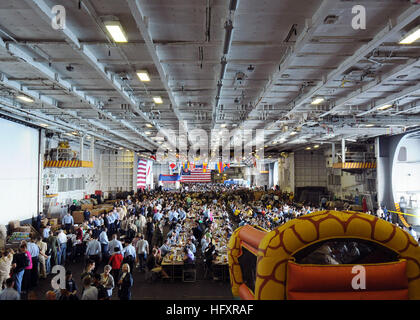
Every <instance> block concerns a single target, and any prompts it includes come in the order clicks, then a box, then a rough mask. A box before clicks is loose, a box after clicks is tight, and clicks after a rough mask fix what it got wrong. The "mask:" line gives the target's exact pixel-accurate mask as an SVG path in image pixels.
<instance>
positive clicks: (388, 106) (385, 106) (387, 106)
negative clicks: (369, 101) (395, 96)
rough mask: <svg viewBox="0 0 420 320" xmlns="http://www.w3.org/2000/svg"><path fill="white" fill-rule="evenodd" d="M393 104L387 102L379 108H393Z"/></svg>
mask: <svg viewBox="0 0 420 320" xmlns="http://www.w3.org/2000/svg"><path fill="white" fill-rule="evenodd" d="M392 106H393V105H392V104H386V105H384V106H382V107H380V108H378V110H386V109H389V108H391V107H392Z"/></svg>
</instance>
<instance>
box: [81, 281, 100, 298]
mask: <svg viewBox="0 0 420 320" xmlns="http://www.w3.org/2000/svg"><path fill="white" fill-rule="evenodd" d="M91 284H92V279H91V277H90V276H86V277H85V278H84V279H83V287H84V291H83V295H82V300H98V289H97V288H96V287H94V286H92V285H91Z"/></svg>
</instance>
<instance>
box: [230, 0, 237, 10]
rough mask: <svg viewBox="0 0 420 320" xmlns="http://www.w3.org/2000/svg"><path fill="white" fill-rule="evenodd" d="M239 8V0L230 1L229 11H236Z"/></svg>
mask: <svg viewBox="0 0 420 320" xmlns="http://www.w3.org/2000/svg"><path fill="white" fill-rule="evenodd" d="M237 7H238V0H230V3H229V10H230V11H235V10H236V8H237Z"/></svg>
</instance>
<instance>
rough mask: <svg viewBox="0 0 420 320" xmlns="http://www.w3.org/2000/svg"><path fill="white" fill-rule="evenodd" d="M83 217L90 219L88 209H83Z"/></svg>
mask: <svg viewBox="0 0 420 320" xmlns="http://www.w3.org/2000/svg"><path fill="white" fill-rule="evenodd" d="M83 218H84V219H85V221H89V219H90V212H89V210H88V209H85V211H83Z"/></svg>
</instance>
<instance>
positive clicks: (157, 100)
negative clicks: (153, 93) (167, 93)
mask: <svg viewBox="0 0 420 320" xmlns="http://www.w3.org/2000/svg"><path fill="white" fill-rule="evenodd" d="M153 101H154V103H156V104H162V103H163V100H162V98H161V97H153Z"/></svg>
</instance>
